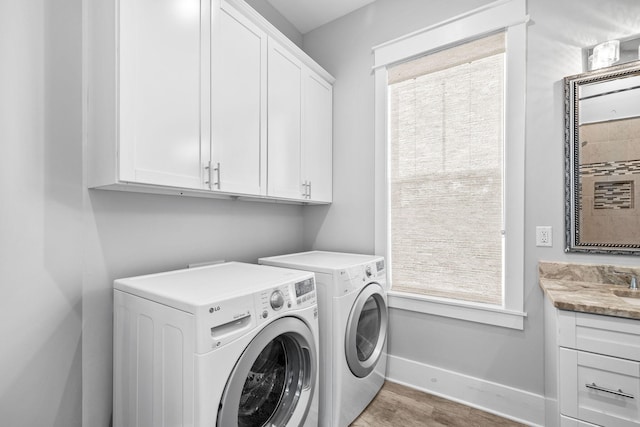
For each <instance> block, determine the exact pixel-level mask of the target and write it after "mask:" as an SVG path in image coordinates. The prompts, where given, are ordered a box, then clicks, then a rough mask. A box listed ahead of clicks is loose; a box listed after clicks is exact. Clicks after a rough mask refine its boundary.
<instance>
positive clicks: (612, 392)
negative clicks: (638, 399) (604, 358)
mask: <svg viewBox="0 0 640 427" xmlns="http://www.w3.org/2000/svg"><path fill="white" fill-rule="evenodd" d="M585 387H587V388H590V389H593V390H598V391H604V392H605V393H611V394H615V395H616V396H622V397H627V398H629V399H633V398H634V397H633V395H632V394H629V393H625V392H624V391H622V390H620V389H618V390H617V391H616V390H611V389H608V388H604V387H600V386H599V385H596V383H591V384H588V383H587V384H585Z"/></svg>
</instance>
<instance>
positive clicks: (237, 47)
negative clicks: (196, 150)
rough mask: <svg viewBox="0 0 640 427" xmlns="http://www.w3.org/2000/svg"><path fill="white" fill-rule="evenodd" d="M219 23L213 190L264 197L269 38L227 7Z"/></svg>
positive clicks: (216, 30)
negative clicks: (217, 168)
mask: <svg viewBox="0 0 640 427" xmlns="http://www.w3.org/2000/svg"><path fill="white" fill-rule="evenodd" d="M214 19H215V20H214V25H213V35H212V38H213V39H212V55H213V63H212V81H211V85H212V100H211V102H212V122H211V126H212V129H211V134H212V142H211V144H212V148H211V153H212V157H211V162H212V167H214V168H215V167H218V164H219V170H218V171H214V173H213V176H212V179H213V184H214V185H212V187H211V188H212V189H214V190H221V191H225V192H233V193H245V194H252V195H264V194H265V193H266V186H265V181H266V152H265V148H266V144H265V142H266V121H265V120H264V119H263V116H264V115H265V112H266V95H267V93H266V89H267V87H266V71H267V70H266V64H267V36H266V33H264V32H263V31H261V30H260V29H259V28H258V27H257V26H256V25H255V24H253V23H252V22H251V21H249V20H248V19H247V18H246V17H244V16H243V15H242V14H240V13H238V12H237V11H236V10H235V9H233V8H232V7H230V6H228V5H227V4H226V3H225V2H222V5H221V8H220V9H219V11H218V13H217V15H216V16H215V18H214ZM218 179H219V180H218Z"/></svg>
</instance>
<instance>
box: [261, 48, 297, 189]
mask: <svg viewBox="0 0 640 427" xmlns="http://www.w3.org/2000/svg"><path fill="white" fill-rule="evenodd" d="M268 61H269V66H268V92H269V100H268V110H269V115H268V131H267V132H268V143H267V144H268V153H269V154H268V167H267V174H268V184H267V185H268V192H267V193H268V194H269V196H272V197H283V198H289V199H298V200H299V199H302V198H303V191H302V180H301V175H300V160H301V159H300V139H301V134H300V132H301V123H300V118H301V92H302V87H301V83H302V64H301V63H300V61H298V60H297V59H296V58H294V57H293V56H292V55H291V54H290V53H289V52H288V51H286V50H285V49H284V48H282V47H280V46H279V45H278V44H277V43H276V42H274V41H273V40H271V39H269V59H268Z"/></svg>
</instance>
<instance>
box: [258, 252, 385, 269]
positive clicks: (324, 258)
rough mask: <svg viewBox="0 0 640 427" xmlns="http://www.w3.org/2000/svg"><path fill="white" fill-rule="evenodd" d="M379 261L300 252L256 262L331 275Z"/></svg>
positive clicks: (360, 255) (346, 254) (357, 255)
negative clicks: (338, 271)
mask: <svg viewBox="0 0 640 427" xmlns="http://www.w3.org/2000/svg"><path fill="white" fill-rule="evenodd" d="M380 261H382V262H384V258H383V257H381V256H378V255H364V254H351V253H344V252H327V251H309V252H300V253H295V254H288V255H280V256H274V257H265V258H260V259H259V260H258V262H259V263H260V264H266V265H274V266H278V267H286V268H299V269H302V270H307V271H314V272H317V273H333V272H334V271H335V270H341V269H345V268H351V267H354V266H356V265H360V264H365V263H369V262H380Z"/></svg>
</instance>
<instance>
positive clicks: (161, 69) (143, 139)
mask: <svg viewBox="0 0 640 427" xmlns="http://www.w3.org/2000/svg"><path fill="white" fill-rule="evenodd" d="M119 10H120V26H119V29H120V31H119V46H120V52H119V53H120V74H119V121H120V123H119V124H120V134H119V150H120V152H119V155H120V157H121V159H120V160H121V162H120V170H119V179H120V180H122V181H133V182H138V183H149V184H160V185H168V186H177V187H186V188H201V187H202V181H201V162H200V143H201V141H200V94H201V88H200V66H201V62H200V60H201V57H200V54H201V52H200V34H201V33H200V24H201V14H200V1H199V0H129V1H123V2H120V9H119Z"/></svg>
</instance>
